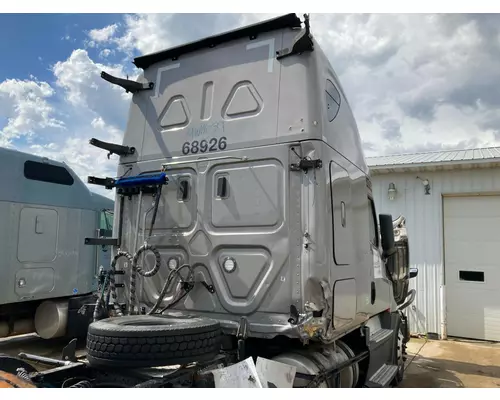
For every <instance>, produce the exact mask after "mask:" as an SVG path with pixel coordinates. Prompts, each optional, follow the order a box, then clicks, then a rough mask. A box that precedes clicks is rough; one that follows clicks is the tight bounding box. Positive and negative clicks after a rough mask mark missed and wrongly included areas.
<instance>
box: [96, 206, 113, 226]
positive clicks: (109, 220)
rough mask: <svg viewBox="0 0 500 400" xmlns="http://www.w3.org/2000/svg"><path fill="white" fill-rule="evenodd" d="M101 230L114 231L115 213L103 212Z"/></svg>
mask: <svg viewBox="0 0 500 400" xmlns="http://www.w3.org/2000/svg"><path fill="white" fill-rule="evenodd" d="M99 229H105V230H112V229H113V212H112V211H109V210H104V211H101V215H100V219H99Z"/></svg>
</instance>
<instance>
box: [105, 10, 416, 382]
mask: <svg viewBox="0 0 500 400" xmlns="http://www.w3.org/2000/svg"><path fill="white" fill-rule="evenodd" d="M304 25H305V26H304V28H302V24H301V21H300V19H299V18H298V17H297V16H296V15H295V14H288V15H285V16H282V17H279V18H276V19H273V20H270V21H265V22H262V23H259V24H255V25H251V26H249V27H245V28H241V29H238V30H235V31H231V32H228V33H225V34H221V35H217V36H213V37H210V38H206V39H203V40H200V41H198V42H194V43H190V44H187V45H184V46H179V47H176V48H173V49H169V50H165V51H162V52H158V53H154V54H150V55H145V56H141V57H138V58H136V59H135V61H134V63H135V65H136V66H137V67H139V68H141V69H142V70H143V74H142V75H141V76H140V78H139V79H138V81H137V82H130V81H128V80H120V79H117V78H114V77H109V76H107V75H105V74H103V77H104V78H105V79H106V80H109V81H110V82H111V83H115V84H118V85H120V86H122V87H124V88H125V89H127V90H130V91H132V92H133V93H134V94H133V97H132V101H131V106H130V111H129V117H128V124H127V129H126V131H125V134H124V139H123V145H122V147H121V151H122V154H121V156H120V161H119V167H118V171H117V176H120V177H123V176H130V177H136V178H134V179H147V177H153V176H156V175H157V174H159V173H164V174H166V177H167V178H165V179H166V184H165V185H162V186H161V191H151V190H147V191H144V190H136V191H134V190H129V191H122V192H118V197H119V201H116V203H115V215H120V216H121V217H120V218H115V221H114V227H113V232H114V235H117V234H118V235H119V237H118V238H117V241H118V242H119V246H115V247H114V250H113V255H117V254H118V252H120V251H126V252H128V253H130V254H134V253H135V252H136V251H137V250H138V248H139V247H140V246H142V245H143V244H144V243H147V244H149V245H151V246H154V248H155V249H156V250H157V251H158V257H156V256H155V254H153V253H145V254H144V255H143V256H142V259H141V261H140V268H141V269H142V270H143V271H147V270H149V271H152V270H155V272H154V274H152V275H154V276H150V277H145V276H144V275H143V277H142V278H140V279H138V280H137V281H135V279H136V278H135V273H134V272H133V271H131V270H130V265H131V264H130V261H131V260H130V259H129V260H128V261H127V260H126V259H123V260H121V261H119V262H118V263H117V269H120V270H124V271H126V272H127V273H131V274H133V275H134V278H133V279H134V281H133V283H130V280H129V277H128V276H127V273H126V274H125V275H118V276H117V277H116V281H117V282H119V283H120V284H122V285H123V286H124V287H123V288H120V289H116V291H117V293H118V295H117V304H118V303H119V304H122V305H123V307H122V308H121V309H122V310H123V309H126V308H127V303H129V299H131V298H133V299H134V301H136V302H137V306H138V308H137V309H138V310H140V309H142V310H151V309H152V308H153V309H155V310H156V309H157V308H164V309H167V308H169V307H170V308H169V311H175V312H177V313H179V312H180V313H181V315H195V316H198V317H208V318H210V319H213V320H217V321H219V322H220V325H221V327H222V330H223V332H224V334H225V335H228V336H230V337H233V338H237V339H238V340H246V339H249V340H250V341H251V340H255V341H259V340H265V339H267V340H274V339H277V338H283V337H285V338H287V339H288V340H292V341H299V342H300V343H303V344H305V345H307V344H308V343H309V344H310V343H313V344H314V343H316V344H318V343H319V344H322V346H325V347H324V349H329V350H328V351H333V352H335V351H336V350H332V349H334V347H332V346H333V344H335V343H337V344H339V345H342V346H346V348H347V349H346V350H345V351H344V353H343V354H344V356H345V357H347V358H351V357H353V356H354V354H355V352H356V351H355V350H356V349H358V348H359V347H360V346H361V347H362V346H364V345H366V343H368V345H367V346H368V348H369V349H371V350H370V351H371V354H372V356H371V360H372V361H370V363H371V364H370V365H369V366H368V367H367V369H366V370H365V371H364V372H363V374H364V375H366V376H364V378H363V379H365V380H367V381H368V380H369V378H370V377H374V376H375V375H376V374H375V373H376V372H377V373H378V374H379V375H380V376H382V375H384V373H385V372H387V373H386V374H385V376H389V378H390V379H389V380H392V378H393V377H394V376H395V375H396V373H398V372H397V371H400V365H399V364H397V362H396V361H394V360H396V359H397V357H399V356H397V355H396V353H395V352H396V350H395V349H401V346H403V344H402V343H401V335H400V333H401V332H405V331H404V327H403V325H404V321H405V320H404V316H403V314H402V313H401V310H398V306H399V305H401V304H402V303H403V302H404V301H405V299H406V298H407V295H408V285H406V284H405V283H406V282H407V281H408V279H409V274H408V273H404V271H407V270H408V267H409V263H408V258H407V256H408V252H407V242H405V241H404V240H403V245H401V246H399V247H394V246H393V245H394V233H393V228H394V227H393V221H392V219H391V218H390V216H389V220H387V218H386V219H385V220H384V219H383V218H381V219H380V226H379V220H378V218H377V214H376V209H375V204H374V202H373V198H372V194H371V182H370V177H369V170H368V168H367V166H366V163H365V160H364V156H363V151H362V147H361V141H360V136H359V133H358V129H357V126H356V122H355V120H354V117H353V114H352V111H351V108H350V106H349V103H348V101H347V99H346V96H345V94H344V91H343V89H342V87H341V85H340V82H339V80H338V77H337V75H336V74H335V72H334V70H333V69H332V67H331V65H330V63H329V61H328V59H327V57H326V55H325V54H324V53H323V51H322V49H321V48H320V46H319V45H318V43H317V42H316V40H315V39H314V37H313V36H312V34H311V32H310V27H309V20H308V18H306V19H305V22H304ZM131 149H133V151H132V150H131ZM155 174H156V175H155ZM141 177H142V178H141ZM151 179H153V178H151ZM154 179H156V178H154ZM120 193H122V194H120ZM117 200H118V198H117ZM151 205H153V206H151ZM398 227H399V228H401V224H400V225H398ZM388 229H389V230H388ZM396 252H399V253H397V254H400V253H401V254H403V256H402V257H398V258H397V260H398V261H394V260H395V258H394V257H393V258H391V257H392V256H393V254H395V253H396ZM405 257H406V258H405ZM160 259H161V262H158V260H160ZM389 260H392V261H389ZM184 265H187V266H189V271H188V270H187V269H186V270H185V271H184V272H183V273H180V272H178V273H177V275H178V276H177V277H176V278H175V279H174V278H172V280H171V279H170V278H171V276H173V275H172V274H171V271H172V270H176V271H177V268H179V267H180V266H184ZM189 274H192V275H193V276H190V277H188V275H189ZM183 280H190V281H191V282H193V285H192V287H190V288H189V290H185V291H186V293H184V295H183V296H181V297H180V298H179V297H178V296H177V294H178V293H179V291H180V290H182V288H183V287H185V286H183ZM131 296H132V297H131ZM130 301H132V300H130ZM117 307H118V306H117ZM128 307H130V306H128ZM117 312H118V313H119V314H120V313H121V311H120V309H119V308H118V311H117ZM242 332H243V333H242ZM364 335H365V336H366V337H365V336H364ZM403 336H404V337H405V338H406V337H407V335H406V334H405V335H403ZM242 338H243V339H242ZM341 339H342V340H341ZM362 343H364V345H361V344H362ZM379 345H380V346H379ZM370 346H371V347H370ZM398 346H399V347H398ZM353 349H354V350H353ZM317 351H320V350H317V349H316V350H311V353H310V354H309V355H307V356H306V358H307V357H309V358H308V360H309V361H310V360H311V359H312V358H314V356H312V355H311V354H312V353H314V352H317ZM321 351H323V350H321ZM325 351H326V350H325ZM377 352H378V353H377ZM398 354H399V353H398ZM311 357H312V358H311ZM327 358H328V357H327ZM400 358H401V357H399V358H398V359H399V360H400ZM278 359H280V360H282V361H283V362H286V363H290V364H292V365H295V366H297V368H298V371H299V370H301V371H305V372H308V373H312V372H311V371H313V372H314V371H315V368H316V367H311V366H310V365H309V364H308V363H307V362H306V361H304V360H302V359H300V357H299V358H297V357H294V356H293V355H290V354H288V353H286V352H281V353H279V354H278V355H276V360H278ZM328 359H329V360H330V362H333V361H332V360H337V361H336V362H338V359H336V358H335V357H334V356H331V357H330V358H328ZM393 361H394V362H393ZM398 362H399V361H398ZM327 364H328V363H327ZM356 365H357V364H356ZM398 365H399V366H398ZM323 367H325V366H323ZM318 368H319V367H318ZM383 368H386V370H383ZM387 368H389V369H387ZM391 368H392V369H391ZM351 369H352V371H357V372H352V371H351V372H352V373H351V375H350V378H349V379H347V378H345V379H347V381H344V383H343V386H356V385H358V384H359V382H361V381H362V379H361V378H360V374H359V368H358V370H356V369H355V367H354V366H353V367H352V368H351ZM353 374H354V375H353ZM380 379H382V378H380ZM380 379H379V383H380V382H381V381H380ZM384 379H385V378H384ZM382 380H383V379H382ZM374 382H375V381H374ZM385 383H387V382H385Z"/></svg>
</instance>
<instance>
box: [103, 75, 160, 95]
mask: <svg viewBox="0 0 500 400" xmlns="http://www.w3.org/2000/svg"><path fill="white" fill-rule="evenodd" d="M101 78H102V79H104V80H105V81H107V82H109V83H111V84H113V85H117V86H120V87H122V88H123V89H125V91H126V92H127V93H128V92H130V93H137V92H140V91H142V90H151V89H153V88H154V86H155V85H154V83H153V82H148V83H139V82H135V81H131V80H129V79H123V78H117V77H115V76H113V75H110V74H108V73H106V72H104V71H102V72H101Z"/></svg>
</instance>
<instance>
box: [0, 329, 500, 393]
mask: <svg viewBox="0 0 500 400" xmlns="http://www.w3.org/2000/svg"><path fill="white" fill-rule="evenodd" d="M66 344H67V342H66V341H50V342H46V341H43V340H41V339H39V338H38V337H37V336H36V335H26V336H24V337H16V338H9V339H3V340H2V339H0V353H7V354H10V355H13V356H15V355H17V354H18V353H19V352H27V353H34V354H38V355H42V356H46V357H54V358H60V357H61V351H62V349H63V347H64V346H65V345H66ZM83 354H84V349H83V344H82V345H80V346H79V348H78V350H77V357H78V356H82V355H83ZM37 367H38V368H39V369H43V368H40V367H41V365H37ZM400 387H402V388H440V387H444V388H455V387H465V388H497V387H500V343H498V344H489V343H482V342H474V341H456V340H428V341H427V340H424V339H419V338H412V339H411V341H410V342H409V343H408V359H407V361H406V370H405V378H404V380H403V382H402V383H401V385H400Z"/></svg>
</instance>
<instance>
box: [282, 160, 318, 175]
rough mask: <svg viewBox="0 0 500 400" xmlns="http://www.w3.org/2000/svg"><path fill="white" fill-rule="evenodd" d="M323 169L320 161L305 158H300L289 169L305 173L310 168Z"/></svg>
mask: <svg viewBox="0 0 500 400" xmlns="http://www.w3.org/2000/svg"><path fill="white" fill-rule="evenodd" d="M322 167H323V161H321V160H309V159H307V158H302V159H301V160H300V161H299V162H298V163H297V164H291V165H290V169H291V170H292V171H300V170H303V171H304V172H307V171H308V170H309V169H310V168H313V169H319V168H322Z"/></svg>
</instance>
